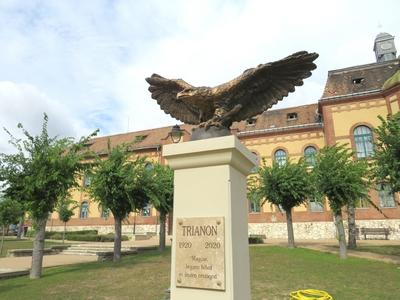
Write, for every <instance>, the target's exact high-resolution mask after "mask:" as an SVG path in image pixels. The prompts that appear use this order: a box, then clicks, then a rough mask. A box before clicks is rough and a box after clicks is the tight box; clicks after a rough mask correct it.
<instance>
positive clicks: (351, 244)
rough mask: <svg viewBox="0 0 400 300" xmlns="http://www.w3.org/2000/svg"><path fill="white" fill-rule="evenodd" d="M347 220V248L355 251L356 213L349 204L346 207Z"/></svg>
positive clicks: (352, 205)
mask: <svg viewBox="0 0 400 300" xmlns="http://www.w3.org/2000/svg"><path fill="white" fill-rule="evenodd" d="M347 213H348V216H347V219H348V224H349V241H348V244H347V247H348V248H349V249H356V248H357V240H356V237H357V229H356V211H355V208H354V204H349V205H348V206H347Z"/></svg>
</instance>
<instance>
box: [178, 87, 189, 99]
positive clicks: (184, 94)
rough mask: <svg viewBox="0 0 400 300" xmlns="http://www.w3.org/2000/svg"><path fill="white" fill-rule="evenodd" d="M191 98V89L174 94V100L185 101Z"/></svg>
mask: <svg viewBox="0 0 400 300" xmlns="http://www.w3.org/2000/svg"><path fill="white" fill-rule="evenodd" d="M191 96H193V91H192V90H191V89H184V90H182V91H180V92H179V93H177V94H176V98H178V99H181V100H182V99H185V98H189V97H191Z"/></svg>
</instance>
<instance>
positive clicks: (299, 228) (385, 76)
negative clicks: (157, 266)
mask: <svg viewBox="0 0 400 300" xmlns="http://www.w3.org/2000/svg"><path fill="white" fill-rule="evenodd" d="M393 40H394V38H393V36H391V35H389V34H386V33H381V34H379V35H378V36H377V38H376V39H375V43H374V51H375V54H376V58H377V62H375V63H371V64H366V65H360V66H353V67H349V68H344V69H339V70H332V71H329V73H328V78H327V82H326V85H325V89H324V91H322V97H321V99H319V101H318V103H315V104H310V105H304V106H297V107H291V108H285V109H279V110H269V111H266V112H264V113H263V114H261V115H259V116H257V117H255V118H252V119H251V120H247V121H242V122H240V123H236V124H234V125H233V126H232V133H233V134H235V135H237V137H238V138H239V139H240V140H241V141H242V143H243V144H244V145H246V146H247V147H248V148H249V149H250V150H251V151H253V152H254V153H255V154H257V155H258V156H259V157H260V158H261V157H262V158H265V159H266V160H267V161H269V162H271V161H272V160H278V161H285V160H287V159H293V160H297V159H299V158H300V157H303V156H305V157H306V159H307V160H309V161H310V163H312V160H313V157H314V154H315V153H316V152H318V151H319V149H321V148H322V147H324V146H325V145H333V144H335V143H339V144H343V143H346V144H349V145H350V147H352V148H353V150H354V152H355V153H356V156H357V158H365V157H368V156H370V155H372V154H373V151H374V150H373V139H374V134H373V128H374V127H376V126H378V125H379V124H380V121H379V119H378V116H383V117H386V116H387V115H388V114H394V113H396V112H398V111H399V110H400V64H399V63H400V60H399V58H396V49H395V46H394V42H393ZM181 128H183V129H185V130H186V132H187V133H185V135H184V136H183V141H187V140H189V138H190V135H189V133H188V132H190V131H191V128H192V127H191V126H188V125H182V126H181ZM170 130H171V127H164V128H157V129H150V130H144V131H139V132H132V133H126V134H119V135H113V136H108V137H100V138H94V139H93V140H91V144H90V145H89V147H90V148H91V149H92V150H94V151H96V152H97V153H99V154H101V155H104V153H105V152H104V150H105V149H106V148H107V139H108V138H110V140H111V143H112V144H114V145H116V144H119V143H123V142H132V141H134V140H136V141H138V143H136V144H135V146H134V149H133V151H134V153H135V154H137V155H146V156H148V157H149V158H150V159H151V160H153V161H157V162H160V163H165V161H164V158H163V157H162V155H161V153H162V147H163V146H164V145H165V144H167V143H171V141H170V139H168V138H167V137H168V133H169V131H170ZM84 184H90V183H89V182H88V180H87V179H86V180H85V179H84V178H83V179H82V185H84ZM377 189H378V190H371V191H370V195H371V199H372V201H373V202H374V203H375V204H376V205H377V206H378V207H379V208H380V209H381V210H382V211H383V212H384V214H385V216H386V217H384V216H383V215H382V214H381V213H380V212H378V211H377V210H376V209H375V208H373V207H370V206H368V204H367V203H366V202H360V203H359V204H358V208H357V209H356V223H357V226H358V227H385V228H389V229H390V235H389V238H390V239H400V208H399V204H398V203H400V199H399V195H393V194H390V192H389V191H388V190H387V189H383V190H381V189H380V188H379V187H377ZM73 197H74V199H75V200H77V201H78V202H79V203H80V208H79V209H77V211H76V213H75V216H74V217H73V218H72V220H71V221H70V222H69V223H68V228H69V229H70V230H80V229H98V230H99V232H112V231H113V219H112V216H109V215H108V214H106V213H105V212H101V211H100V210H99V209H98V207H97V205H96V204H95V203H94V202H93V201H91V200H90V199H89V197H88V196H87V195H86V194H85V193H84V192H82V191H74V192H73ZM248 220H249V233H250V234H263V235H265V236H266V237H267V238H286V237H287V229H286V218H285V215H284V213H282V212H280V211H279V209H277V208H276V207H271V206H270V205H269V204H266V205H264V206H263V207H259V206H257V205H255V204H253V203H249V216H248ZM293 221H294V224H293V225H294V232H295V237H296V238H312V239H316V238H334V237H335V232H336V230H335V227H334V224H333V217H332V214H331V211H330V209H329V207H328V205H327V204H325V205H322V206H321V205H320V204H319V203H316V202H309V203H308V204H307V205H303V206H301V207H297V208H295V209H294V213H293ZM47 228H48V230H61V229H62V224H61V223H60V221H59V220H58V216H57V214H53V216H52V218H51V219H50V220H49V223H48V227H47ZM158 231H159V226H158V218H157V212H156V211H155V210H154V209H152V208H148V209H145V210H144V211H143V212H141V213H140V214H131V215H130V216H129V218H128V220H127V221H126V223H125V224H124V225H123V234H128V235H129V234H133V233H139V232H158Z"/></svg>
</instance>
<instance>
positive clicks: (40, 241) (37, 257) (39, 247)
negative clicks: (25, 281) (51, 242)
mask: <svg viewBox="0 0 400 300" xmlns="http://www.w3.org/2000/svg"><path fill="white" fill-rule="evenodd" d="M46 221H47V218H44V219H42V220H36V221H35V224H36V227H37V231H36V235H35V240H34V241H33V252H32V265H31V272H30V276H29V277H30V278H31V279H37V278H40V276H42V264H43V250H44V239H45V232H46Z"/></svg>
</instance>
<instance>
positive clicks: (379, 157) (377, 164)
mask: <svg viewBox="0 0 400 300" xmlns="http://www.w3.org/2000/svg"><path fill="white" fill-rule="evenodd" d="M379 119H380V120H381V122H382V124H381V125H380V126H378V127H377V128H376V129H375V135H376V142H375V154H374V176H375V179H376V181H377V182H378V183H382V184H384V183H387V184H389V185H390V187H391V189H392V191H393V192H400V112H398V113H397V114H395V115H392V116H390V115H389V116H388V117H387V119H386V120H385V119H384V118H382V117H379Z"/></svg>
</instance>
